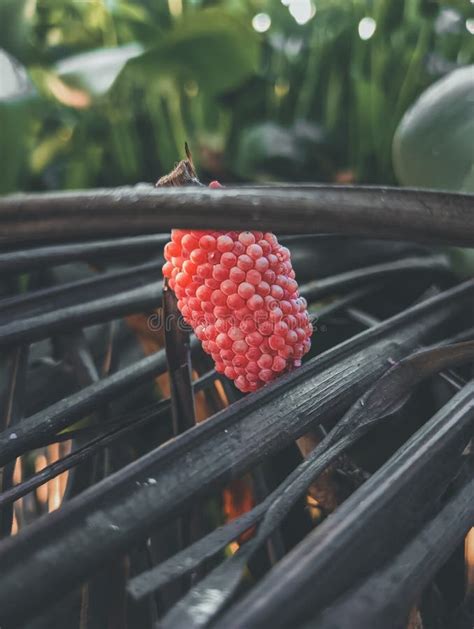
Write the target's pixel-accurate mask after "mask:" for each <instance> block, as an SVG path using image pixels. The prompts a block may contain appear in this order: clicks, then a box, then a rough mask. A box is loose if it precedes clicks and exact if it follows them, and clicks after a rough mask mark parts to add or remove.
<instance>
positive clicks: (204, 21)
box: [131, 9, 260, 94]
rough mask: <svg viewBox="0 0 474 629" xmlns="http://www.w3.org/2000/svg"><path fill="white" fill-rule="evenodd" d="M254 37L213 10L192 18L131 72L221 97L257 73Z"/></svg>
mask: <svg viewBox="0 0 474 629" xmlns="http://www.w3.org/2000/svg"><path fill="white" fill-rule="evenodd" d="M259 46H260V44H259V39H258V37H257V34H256V33H255V32H254V31H253V30H252V29H251V28H250V26H249V25H246V24H245V23H244V22H242V21H241V20H240V19H238V18H236V17H234V16H232V15H229V14H227V13H224V12H223V11H217V10H212V9H208V10H202V11H199V12H198V13H190V14H189V15H185V16H184V17H183V18H182V19H180V20H179V21H177V22H176V24H175V26H174V27H173V28H172V30H171V31H170V32H169V33H168V34H166V35H164V36H163V37H162V39H161V41H159V42H158V43H157V45H156V46H155V47H154V48H152V49H151V50H149V51H148V52H146V53H145V54H144V55H143V56H141V57H140V58H138V59H136V60H135V61H134V62H133V63H132V64H131V70H132V71H133V72H135V71H136V70H140V71H142V72H144V73H145V75H146V76H147V77H149V79H150V80H153V78H154V77H156V78H162V77H166V76H168V77H173V78H174V79H177V80H178V81H181V82H185V81H195V82H196V83H197V85H198V86H199V88H200V89H204V90H205V91H207V92H209V93H210V94H219V93H223V92H225V91H227V90H229V89H231V88H233V87H235V86H236V85H239V84H240V83H241V82H242V81H243V80H244V79H246V78H247V77H249V76H250V75H252V74H254V73H255V72H256V71H257V67H258V61H259Z"/></svg>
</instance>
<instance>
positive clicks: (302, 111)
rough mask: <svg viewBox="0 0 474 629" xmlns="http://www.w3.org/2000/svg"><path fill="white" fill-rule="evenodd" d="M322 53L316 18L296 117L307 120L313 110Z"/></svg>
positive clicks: (296, 108)
mask: <svg viewBox="0 0 474 629" xmlns="http://www.w3.org/2000/svg"><path fill="white" fill-rule="evenodd" d="M320 55H321V47H320V37H319V30H318V20H317V19H315V20H314V24H313V29H312V32H311V46H310V51H309V56H308V63H307V65H306V72H305V76H304V79H303V83H302V85H301V87H300V92H299V97H298V100H297V102H296V107H295V119H296V120H298V119H302V120H306V119H308V117H309V114H310V111H311V105H312V102H313V97H314V94H315V92H316V86H317V84H318V80H319V60H320Z"/></svg>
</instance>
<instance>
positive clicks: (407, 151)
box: [393, 66, 474, 192]
mask: <svg viewBox="0 0 474 629" xmlns="http://www.w3.org/2000/svg"><path fill="white" fill-rule="evenodd" d="M393 161H394V167H395V172H396V174H397V177H398V179H399V181H400V183H402V184H403V185H406V186H421V187H428V188H438V189H444V190H455V191H465V192H474V177H473V166H474V66H467V67H465V68H461V69H459V70H455V71H454V72H451V73H450V74H449V75H447V76H446V77H444V78H442V79H441V80H439V81H437V82H436V83H434V84H433V85H432V86H431V87H429V88H428V89H427V90H426V91H425V92H424V93H423V94H422V95H421V96H420V98H419V99H418V100H417V101H416V102H415V104H414V105H413V106H412V107H411V108H410V109H409V110H408V111H407V112H406V113H405V115H404V116H403V118H402V120H401V122H400V125H399V127H398V129H397V131H396V134H395V138H394V142H393Z"/></svg>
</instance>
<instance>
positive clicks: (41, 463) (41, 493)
mask: <svg viewBox="0 0 474 629" xmlns="http://www.w3.org/2000/svg"><path fill="white" fill-rule="evenodd" d="M47 465H48V461H47V459H46V457H45V456H44V454H38V456H37V457H36V459H35V472H36V473H38V472H41V470H43V469H44V468H45V467H46V466H47ZM36 496H37V498H38V502H40V503H41V504H46V503H47V502H48V483H45V484H44V485H40V486H39V487H38V489H37V490H36Z"/></svg>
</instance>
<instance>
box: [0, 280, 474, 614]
mask: <svg viewBox="0 0 474 629" xmlns="http://www.w3.org/2000/svg"><path fill="white" fill-rule="evenodd" d="M473 292H474V283H473V282H466V283H464V284H462V285H460V286H457V287H455V288H453V289H450V290H448V291H445V292H444V293H442V294H440V295H439V296H436V297H434V298H432V299H429V300H426V301H425V302H422V303H420V304H417V305H416V306H414V307H412V308H410V309H408V310H406V311H404V312H403V313H401V314H400V315H397V316H395V317H393V318H392V319H390V320H388V321H385V322H383V323H381V324H380V325H378V326H375V327H374V328H371V329H370V330H367V331H366V332H363V333H361V334H359V335H357V336H356V337H354V338H353V339H350V340H349V341H347V342H346V343H343V344H342V345H341V346H339V347H336V348H334V349H333V350H329V351H328V352H326V353H325V354H323V355H321V356H320V357H317V358H315V359H314V360H313V361H311V362H309V363H308V364H307V365H305V366H303V367H302V368H301V369H299V370H298V371H296V372H294V373H291V374H289V375H287V376H284V377H282V378H281V379H280V380H279V381H278V383H277V385H273V386H272V385H270V386H268V387H265V389H263V390H262V391H260V392H258V393H256V394H255V395H252V396H248V397H246V398H244V399H243V400H241V401H240V402H238V403H235V404H233V405H232V406H231V407H230V408H229V409H227V410H225V411H222V412H221V413H219V414H218V415H217V416H215V417H214V419H213V421H212V422H208V423H205V424H202V425H200V426H199V427H198V428H196V429H194V430H192V431H189V432H185V433H184V434H183V435H182V436H181V437H179V438H177V439H175V440H174V441H173V442H170V443H168V444H166V445H165V446H163V447H162V448H160V449H158V450H157V451H155V452H153V453H150V454H149V455H148V456H146V457H144V458H142V459H140V460H138V461H136V462H135V463H133V464H131V465H130V466H128V468H126V469H125V470H122V471H121V472H119V473H117V476H116V477H115V478H114V477H110V478H108V479H106V480H105V481H103V482H102V483H98V484H97V485H96V486H95V487H94V488H93V489H91V490H89V491H87V492H85V493H84V494H83V495H82V496H80V497H78V500H77V501H75V502H74V503H72V502H71V503H69V505H65V506H64V507H63V509H62V510H61V512H60V513H58V514H57V516H56V518H55V521H54V523H53V522H51V523H49V526H48V531H49V533H48V537H49V536H50V535H51V538H50V539H51V543H50V544H47V540H45V539H43V544H42V545H41V553H42V556H45V555H47V556H49V557H50V560H51V561H53V562H54V563H55V566H56V567H55V570H54V571H51V572H50V573H48V575H46V576H43V578H42V592H41V597H40V600H38V602H37V604H39V603H40V602H41V604H44V601H45V598H46V597H47V596H48V595H50V596H57V593H58V591H59V590H61V589H62V590H63V591H64V590H65V589H66V588H67V587H72V585H73V584H74V583H75V582H77V581H80V580H81V579H82V578H84V576H85V574H87V572H88V571H90V570H92V569H93V566H98V565H99V563H100V562H101V561H103V560H105V559H106V558H110V557H111V556H112V555H113V554H114V553H116V552H117V551H118V550H119V548H124V547H126V546H127V545H128V544H130V543H132V542H133V541H134V540H137V539H138V538H139V537H140V536H142V535H144V534H146V532H147V528H149V527H150V526H151V524H152V523H158V522H160V521H164V520H165V519H166V518H169V517H171V516H172V515H173V514H176V513H177V512H178V511H179V510H182V509H183V508H184V507H185V506H186V505H187V504H189V503H190V502H191V501H192V500H196V498H198V497H199V496H202V495H203V494H204V493H205V492H206V491H209V490H210V489H211V488H214V487H216V484H217V483H223V482H225V481H226V480H228V479H230V478H232V477H236V476H237V475H238V474H240V473H242V472H243V471H245V470H246V469H249V467H250V466H253V465H255V464H256V463H258V462H259V461H260V460H262V458H263V455H264V454H265V455H268V454H269V452H271V451H275V450H276V449H278V448H281V447H282V446H283V445H284V444H286V443H289V441H291V440H294V439H295V438H297V437H298V436H300V435H301V434H302V433H304V432H305V431H306V430H308V429H309V428H310V427H311V426H312V425H314V424H315V423H317V422H318V420H319V421H320V420H321V419H322V418H323V417H324V418H328V417H334V415H335V414H336V413H338V412H341V411H342V410H344V408H345V407H347V406H348V405H349V404H350V403H351V402H353V401H355V399H357V397H358V396H359V395H361V394H362V393H363V391H364V389H365V388H366V387H367V386H368V385H370V383H371V382H373V381H374V380H375V379H376V378H377V377H378V376H380V375H381V374H382V373H383V371H384V370H386V368H387V366H388V359H390V358H391V359H394V360H396V359H397V358H401V357H402V356H403V355H405V354H406V353H407V352H409V351H410V349H413V348H414V347H416V345H418V344H419V343H420V342H421V341H422V339H424V338H426V337H427V336H429V334H430V332H431V333H432V332H433V330H435V329H436V328H437V327H438V326H439V325H440V324H441V323H442V322H443V321H446V319H448V318H450V317H452V316H453V315H454V314H455V313H456V312H459V309H460V308H461V306H462V299H460V298H461V297H464V299H468V300H469V299H472V294H473ZM148 360H150V359H148ZM147 367H148V364H147ZM143 371H144V370H143V369H142V370H141V373H142V372H143ZM148 373H149V372H148ZM134 376H135V377H136V374H134ZM111 379H114V385H115V387H117V388H118V387H119V386H123V382H124V379H123V375H122V377H121V378H118V377H117V374H116V375H114V376H111ZM104 382H105V381H102V382H101V383H97V384H96V385H92V387H97V388H99V387H100V389H99V391H100V393H101V394H102V395H100V396H99V394H96V396H94V399H95V400H96V401H103V391H102V389H103V388H104V384H103V383H104ZM101 385H102V386H101ZM115 387H114V388H115ZM89 388H90V387H89ZM86 400H87V398H86ZM90 404H91V401H90V398H89V399H88V400H87V401H84V400H82V405H80V406H79V405H76V408H75V411H78V410H79V408H81V406H82V409H81V410H82V411H83V410H84V406H87V407H89V408H90V407H91V406H89V405H90ZM63 406H66V408H67V407H68V405H67V404H65V405H63ZM60 407H61V403H60V405H59V406H58V409H55V412H54V414H53V413H50V414H49V415H50V417H48V416H47V417H48V420H49V421H47V424H46V426H47V429H48V430H51V429H52V425H51V424H52V421H51V420H52V418H53V417H54V416H55V417H57V420H56V421H57V423H58V424H59V426H57V428H61V427H64V426H65V425H66V422H67V420H65V416H64V415H63V414H62V413H61V414H59V412H58V411H59V408H60ZM61 410H62V409H61ZM72 418H74V419H76V418H77V415H76V414H75V412H74V413H69V421H72ZM21 428H22V431H21V432H19V434H18V435H17V438H15V439H13V440H11V439H10V438H9V436H8V431H7V432H6V433H4V434H3V435H2V437H3V438H2V440H0V446H2V447H1V451H2V453H3V456H2V459H3V460H8V459H9V458H10V457H12V456H14V455H17V454H18V453H19V452H21V451H23V449H24V448H25V446H26V447H27V444H28V439H29V440H30V443H31V441H32V439H33V434H34V433H38V432H40V431H39V430H38V428H39V426H38V421H37V420H36V419H34V418H29V419H28V420H25V421H24V422H23V425H22V427H21ZM28 428H29V430H30V431H31V432H30V435H28V433H27V431H28ZM19 438H21V439H22V440H21V442H19ZM12 442H13V444H14V445H13V446H12ZM19 443H20V444H21V445H20V446H19V445H18V444H19ZM20 448H21V449H20ZM183 459H185V461H186V465H185V466H183V463H182V460H183ZM157 477H159V478H160V483H158V482H156V479H157ZM111 478H114V491H113V494H112V495H110V494H109V491H108V490H109V486H110V482H111ZM184 478H186V482H183V481H184ZM150 479H151V482H150ZM103 492H105V494H106V495H107V499H106V500H105V499H104V496H103V495H102V493H103ZM63 523H64V524H63ZM43 526H45V525H44V524H43V523H42V522H38V523H36V524H35V526H34V527H30V529H29V535H28V536H23V537H22V538H18V540H12V544H11V545H10V548H7V547H4V548H3V552H2V549H1V548H0V560H1V561H2V565H3V566H4V567H5V573H7V571H8V573H9V574H10V577H11V576H12V571H13V572H14V573H16V576H15V578H14V579H13V578H9V579H8V582H6V583H3V582H2V579H1V577H0V585H1V586H2V587H0V608H1V609H2V610H4V613H5V617H8V614H9V613H18V606H17V605H16V603H15V600H16V599H15V592H16V596H18V595H21V592H22V591H23V589H24V588H25V587H27V588H29V586H28V582H30V580H35V579H36V578H37V577H36V574H35V570H36V569H37V565H38V562H37V561H36V560H35V552H36V550H35V549H36V548H37V544H36V543H35V539H34V531H35V530H36V531H37V533H36V534H37V535H41V536H42V537H43V535H44V534H43V533H42V532H41V529H42V527H43ZM54 528H56V531H53V529H54ZM73 540H74V548H72V543H73ZM81 540H83V543H82V544H81ZM15 542H16V544H15ZM19 545H21V547H19ZM66 549H68V552H67V553H66ZM66 555H67V556H66ZM18 573H21V575H20V574H18ZM17 588H18V589H17ZM30 604H31V606H32V608H33V607H34V599H33V596H32V598H31V600H30ZM8 609H11V610H12V612H8V611H7V610H8ZM13 610H16V611H15V612H13Z"/></svg>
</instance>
